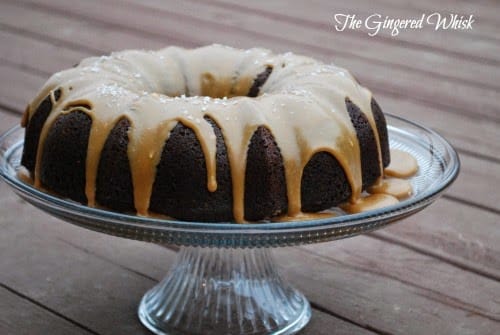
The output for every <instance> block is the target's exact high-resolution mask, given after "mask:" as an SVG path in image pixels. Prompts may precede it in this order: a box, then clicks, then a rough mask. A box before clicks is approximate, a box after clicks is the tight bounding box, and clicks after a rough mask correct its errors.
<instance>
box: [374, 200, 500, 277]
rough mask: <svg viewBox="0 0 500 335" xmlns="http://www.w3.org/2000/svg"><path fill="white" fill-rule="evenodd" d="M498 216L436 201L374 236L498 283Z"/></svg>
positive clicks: (499, 263)
mask: <svg viewBox="0 0 500 335" xmlns="http://www.w3.org/2000/svg"><path fill="white" fill-rule="evenodd" d="M499 221H500V216H499V215H498V214H494V213H489V212H486V211H484V210H481V209H478V208H474V207H472V206H468V205H465V204H460V203H456V202H452V201H450V200H448V199H439V200H437V201H436V202H435V203H434V204H433V205H431V206H430V207H428V208H426V209H425V210H423V211H422V212H420V213H418V214H416V215H414V216H411V217H409V218H407V219H405V220H403V221H401V223H398V224H395V225H391V226H390V227H388V228H386V229H383V230H380V231H377V232H376V233H374V236H380V237H383V238H389V239H390V240H391V241H399V242H400V243H403V244H404V245H405V246H408V247H410V248H412V249H415V250H419V251H420V252H423V253H426V254H432V255H434V256H437V257H440V258H443V259H446V260H447V261H448V262H451V263H453V264H457V265H458V266H462V267H465V268H468V269H473V270H474V271H476V272H480V273H483V274H485V275H487V276H489V277H492V278H497V279H500V246H499V244H498V241H500V231H499V229H498V222H499Z"/></svg>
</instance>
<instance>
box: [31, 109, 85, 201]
mask: <svg viewBox="0 0 500 335" xmlns="http://www.w3.org/2000/svg"><path fill="white" fill-rule="evenodd" d="M91 127H92V120H91V118H90V117H89V116H88V115H87V114H86V113H85V112H83V111H74V112H71V113H68V114H61V115H60V116H58V117H57V118H56V119H55V121H54V123H53V124H52V126H51V127H50V130H49V132H48V134H47V138H46V139H45V143H44V146H43V149H42V150H43V153H42V157H41V162H40V181H41V182H42V185H43V186H44V187H45V188H47V189H49V190H53V191H55V192H57V194H59V195H62V196H64V197H68V198H70V199H73V200H75V201H78V202H81V203H86V202H87V197H86V195H85V167H86V166H85V165H86V164H85V163H86V157H87V145H88V140H89V134H90V128H91Z"/></svg>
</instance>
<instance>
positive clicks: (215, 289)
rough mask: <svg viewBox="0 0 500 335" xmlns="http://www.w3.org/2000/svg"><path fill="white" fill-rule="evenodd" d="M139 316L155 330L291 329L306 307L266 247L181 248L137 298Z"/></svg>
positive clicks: (307, 313) (305, 316) (305, 315)
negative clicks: (155, 281)
mask: <svg viewBox="0 0 500 335" xmlns="http://www.w3.org/2000/svg"><path fill="white" fill-rule="evenodd" d="M139 318H140V320H141V322H142V323H143V324H144V325H145V326H146V327H147V328H148V329H149V330H151V331H152V332H153V333H155V334H171V335H174V334H218V335H220V334H294V333H296V332H298V331H299V330H300V329H302V328H303V327H304V326H305V325H306V324H307V322H308V321H309V319H310V318H311V307H310V305H309V302H308V301H307V299H306V298H305V297H304V295H303V294H302V293H300V292H299V291H297V290H296V289H294V288H293V287H291V286H290V285H289V284H288V283H287V282H285V281H283V279H282V278H281V277H280V276H279V274H278V272H277V266H276V264H275V262H274V259H273V257H272V254H271V250H270V249H268V248H254V249H225V248H201V247H181V249H180V251H179V253H178V255H177V259H176V261H175V264H174V265H173V267H172V268H171V270H170V271H169V273H168V275H167V276H166V277H165V278H164V279H163V280H162V281H161V282H160V283H159V284H158V285H156V286H155V287H153V288H152V289H151V290H149V291H148V292H147V293H146V294H145V295H144V297H143V298H142V301H141V304H140V306H139Z"/></svg>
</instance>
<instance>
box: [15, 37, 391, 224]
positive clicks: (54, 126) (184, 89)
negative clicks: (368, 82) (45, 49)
mask: <svg viewBox="0 0 500 335" xmlns="http://www.w3.org/2000/svg"><path fill="white" fill-rule="evenodd" d="M22 125H23V126H24V127H25V128H26V132H25V143H24V151H23V155H22V162H21V163H22V165H23V166H24V167H25V169H26V170H27V171H28V173H29V175H30V177H31V178H32V182H33V183H34V185H35V187H37V188H41V189H44V190H48V191H50V192H52V193H54V194H57V195H59V196H62V197H66V198H70V199H72V200H75V201H78V202H81V203H84V204H88V205H89V206H99V207H104V208H108V209H112V210H116V211H123V212H135V213H137V214H138V215H148V214H150V213H158V214H164V215H167V216H169V217H172V218H175V219H180V220H189V221H203V222H220V221H231V222H245V221H259V220H264V219H272V218H275V217H278V216H287V217H288V218H293V217H297V216H300V215H302V213H309V212H319V211H322V210H325V209H328V208H331V207H332V206H337V205H339V204H342V203H351V204H355V203H359V199H360V197H361V194H362V192H363V190H366V189H368V188H369V187H370V186H373V185H374V184H376V183H377V182H378V181H380V180H381V177H382V176H383V170H384V167H386V166H387V165H388V164H389V162H390V153H389V141H388V134H387V127H386V122H385V118H384V114H383V113H382V111H381V109H380V107H379V106H378V104H377V102H376V101H375V100H374V99H373V97H372V94H371V92H370V91H369V90H367V89H366V88H364V87H362V86H360V85H359V84H358V83H357V82H356V80H355V79H354V78H353V77H352V76H351V75H350V74H349V72H347V71H346V70H344V69H342V68H339V67H337V66H334V65H325V64H323V63H321V62H318V61H316V60H314V59H311V58H308V57H303V56H298V55H295V54H292V53H286V54H280V55H277V54H273V53H271V52H270V51H268V50H264V49H258V48H255V49H250V50H239V49H234V48H229V47H225V46H220V45H211V46H207V47H202V48H198V49H191V50H188V49H183V48H178V47H169V48H165V49H163V50H159V51H136V50H129V51H123V52H116V53H112V54H111V55H110V56H104V57H93V58H88V59H85V60H83V61H82V62H81V63H80V64H78V65H77V66H75V67H74V68H72V69H68V70H65V71H62V72H59V73H56V74H54V75H53V76H52V77H51V78H50V79H49V80H48V82H47V83H46V84H45V85H44V87H43V88H42V89H41V91H40V93H39V94H38V96H37V97H36V98H35V99H34V100H33V101H32V102H31V103H30V104H29V106H28V107H27V110H26V112H25V115H24V118H23V121H22ZM381 197H382V198H384V197H383V196H381ZM388 199H389V203H392V202H391V201H392V200H393V199H395V198H393V197H390V196H387V197H385V198H384V201H387V200H388ZM377 202H378V201H377Z"/></svg>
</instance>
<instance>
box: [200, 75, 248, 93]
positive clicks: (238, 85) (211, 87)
mask: <svg viewBox="0 0 500 335" xmlns="http://www.w3.org/2000/svg"><path fill="white" fill-rule="evenodd" d="M252 84H253V79H252V78H249V77H243V78H237V79H235V78H217V77H215V76H214V75H213V74H211V73H204V74H202V75H201V95H203V96H207V97H211V98H219V99H222V98H233V97H240V96H248V93H249V91H250V88H251V87H252Z"/></svg>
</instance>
